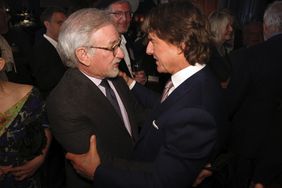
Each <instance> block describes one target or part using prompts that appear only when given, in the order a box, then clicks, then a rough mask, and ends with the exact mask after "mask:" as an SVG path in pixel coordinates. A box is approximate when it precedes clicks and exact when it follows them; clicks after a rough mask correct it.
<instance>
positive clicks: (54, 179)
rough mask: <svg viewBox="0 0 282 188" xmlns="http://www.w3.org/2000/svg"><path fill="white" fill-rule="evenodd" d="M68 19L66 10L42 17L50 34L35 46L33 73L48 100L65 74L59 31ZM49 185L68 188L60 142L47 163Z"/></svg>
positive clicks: (52, 9)
mask: <svg viewBox="0 0 282 188" xmlns="http://www.w3.org/2000/svg"><path fill="white" fill-rule="evenodd" d="M65 19H66V14H65V11H64V9H61V8H59V7H48V8H46V9H45V10H44V11H43V12H42V14H41V21H42V23H43V24H44V26H45V28H46V33H45V34H43V35H41V36H40V38H39V39H38V40H37V41H36V43H35V44H34V46H33V53H32V61H31V70H32V75H33V77H34V79H35V80H34V81H35V85H36V86H37V87H38V89H39V91H40V92H41V94H42V96H43V97H44V98H45V99H46V98H47V96H48V95H49V93H50V92H51V90H52V89H53V88H54V87H55V86H56V85H57V83H58V82H59V81H60V79H61V78H62V76H63V75H64V73H65V70H66V68H65V66H64V64H63V62H62V60H61V58H60V56H59V54H58V52H57V41H58V35H59V30H60V27H61V25H62V23H63V22H64V21H65ZM45 167H46V171H47V178H46V179H47V184H48V186H49V187H52V188H61V187H63V186H64V183H65V182H64V153H63V150H62V148H61V146H60V145H59V144H58V142H57V140H56V139H53V140H52V143H51V146H50V150H49V153H48V158H47V160H46V165H45Z"/></svg>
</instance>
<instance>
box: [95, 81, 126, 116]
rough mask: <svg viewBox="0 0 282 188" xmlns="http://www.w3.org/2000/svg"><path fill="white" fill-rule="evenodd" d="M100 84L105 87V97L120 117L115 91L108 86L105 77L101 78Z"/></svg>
mask: <svg viewBox="0 0 282 188" xmlns="http://www.w3.org/2000/svg"><path fill="white" fill-rule="evenodd" d="M100 85H101V86H103V87H104V88H105V90H106V97H107V99H108V100H109V101H110V102H111V103H112V105H113V106H114V108H115V110H116V112H117V113H118V115H119V116H120V118H121V119H122V115H121V111H120V108H119V105H118V101H117V98H116V95H115V92H114V91H113V90H112V88H111V87H110V85H109V83H108V81H107V79H103V80H102V82H101V83H100Z"/></svg>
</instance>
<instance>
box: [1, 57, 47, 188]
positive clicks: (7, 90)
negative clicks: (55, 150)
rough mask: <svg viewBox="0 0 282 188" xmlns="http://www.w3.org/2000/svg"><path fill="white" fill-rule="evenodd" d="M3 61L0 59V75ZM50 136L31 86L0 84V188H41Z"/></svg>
mask: <svg viewBox="0 0 282 188" xmlns="http://www.w3.org/2000/svg"><path fill="white" fill-rule="evenodd" d="M4 67H5V60H4V59H3V58H0V72H2V71H4ZM50 141H51V134H50V131H49V129H48V126H47V117H46V111H45V104H44V103H43V101H42V100H41V98H40V95H39V92H38V90H37V89H36V88H34V87H33V86H31V85H23V84H16V83H12V82H8V81H5V80H2V79H1V80H0V187H1V188H2V187H3V188H4V187H7V188H41V187H43V184H42V181H41V177H42V176H41V175H42V173H41V170H39V169H40V167H41V165H42V164H43V162H44V160H45V156H46V154H47V151H48V147H49V143H50Z"/></svg>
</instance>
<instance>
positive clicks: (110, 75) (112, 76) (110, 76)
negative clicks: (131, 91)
mask: <svg viewBox="0 0 282 188" xmlns="http://www.w3.org/2000/svg"><path fill="white" fill-rule="evenodd" d="M118 73H119V69H117V70H113V71H111V72H110V73H109V74H108V76H107V77H109V78H115V77H117V76H118Z"/></svg>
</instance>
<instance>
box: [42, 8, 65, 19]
mask: <svg viewBox="0 0 282 188" xmlns="http://www.w3.org/2000/svg"><path fill="white" fill-rule="evenodd" d="M56 12H60V13H63V14H66V11H65V10H64V9H63V8H61V7H48V8H46V9H45V10H44V11H43V12H42V14H41V16H40V21H41V22H42V23H44V21H50V20H51V17H52V15H53V14H54V13H56Z"/></svg>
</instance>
